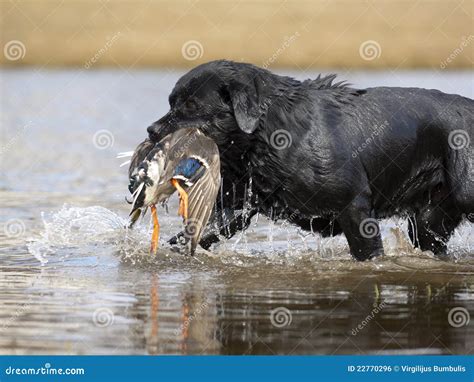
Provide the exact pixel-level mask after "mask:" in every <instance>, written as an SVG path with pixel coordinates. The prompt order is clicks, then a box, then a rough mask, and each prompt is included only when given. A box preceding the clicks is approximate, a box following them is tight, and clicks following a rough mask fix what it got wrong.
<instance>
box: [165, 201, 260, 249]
mask: <svg viewBox="0 0 474 382" xmlns="http://www.w3.org/2000/svg"><path fill="white" fill-rule="evenodd" d="M224 211H225V212H224V216H222V215H221V214H222V211H218V212H217V213H216V215H217V216H219V218H218V219H217V218H216V220H217V225H218V228H217V229H214V232H210V233H208V234H205V235H204V236H203V237H202V238H201V240H200V241H199V245H200V246H201V247H202V248H204V249H208V248H209V247H210V246H211V245H212V244H214V243H217V242H219V241H220V237H221V236H223V237H225V238H226V239H230V238H231V237H232V236H234V235H235V234H236V233H237V232H239V231H242V230H244V229H246V228H247V227H248V226H249V225H250V222H251V220H252V218H253V217H254V216H255V214H256V213H257V209H251V210H250V211H248V212H247V213H246V214H245V215H244V214H242V213H240V214H238V215H236V214H235V212H234V211H232V210H230V209H228V208H226V209H225V210H224ZM210 224H212V223H210ZM216 231H217V232H216ZM183 236H184V232H180V233H178V234H177V235H175V236H173V237H172V238H171V239H169V240H168V243H169V244H171V245H176V244H178V243H179V241H180V238H181V237H183Z"/></svg>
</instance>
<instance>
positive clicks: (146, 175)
mask: <svg viewBox="0 0 474 382" xmlns="http://www.w3.org/2000/svg"><path fill="white" fill-rule="evenodd" d="M129 178H130V184H129V191H130V192H131V193H132V201H131V204H132V208H131V212H130V216H131V223H130V226H133V224H134V223H135V221H136V220H137V219H138V217H139V216H140V213H141V210H142V209H144V211H143V213H145V212H146V208H147V207H150V209H151V216H152V220H153V234H152V239H151V249H150V252H151V253H153V254H155V253H156V251H157V246H158V238H159V229H160V228H159V227H160V226H159V223H158V216H157V211H156V204H157V203H160V202H162V203H164V202H166V201H167V200H168V198H169V197H170V196H171V195H172V194H173V193H174V192H175V191H178V194H179V209H178V214H179V215H180V216H182V218H183V222H184V224H185V231H184V237H185V240H186V243H189V242H190V248H189V252H190V254H191V255H193V254H194V252H195V250H196V247H197V244H198V243H199V239H200V238H201V235H202V232H203V229H204V228H205V226H206V224H207V223H208V221H209V218H210V216H211V213H212V210H213V208H214V203H215V200H216V197H217V193H218V190H219V186H220V182H221V175H220V160H219V150H218V148H217V145H216V144H215V143H214V141H213V140H212V139H210V138H208V137H206V136H205V135H204V134H203V133H202V132H201V131H200V130H199V129H196V128H188V129H180V130H178V131H176V132H175V133H173V134H170V135H167V136H166V137H165V138H163V139H162V140H161V141H160V142H158V143H156V144H155V143H153V142H151V141H150V140H149V139H146V140H145V141H143V142H142V143H141V144H140V145H138V147H137V148H136V150H135V152H134V154H133V156H132V159H131V162H130V167H129Z"/></svg>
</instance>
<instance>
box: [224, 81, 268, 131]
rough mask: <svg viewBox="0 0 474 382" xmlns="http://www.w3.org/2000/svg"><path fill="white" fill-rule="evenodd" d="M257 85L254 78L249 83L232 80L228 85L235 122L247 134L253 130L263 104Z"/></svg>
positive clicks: (258, 119)
mask: <svg viewBox="0 0 474 382" xmlns="http://www.w3.org/2000/svg"><path fill="white" fill-rule="evenodd" d="M257 87H258V82H257V81H256V80H253V81H251V82H250V83H242V82H232V83H231V84H230V85H229V87H228V91H229V97H230V102H231V104H232V107H233V109H234V115H235V119H236V121H237V124H238V125H239V127H240V129H241V130H242V131H244V132H246V133H247V134H251V133H253V132H254V131H255V129H256V128H257V126H258V123H259V121H260V117H261V116H262V114H263V106H264V105H263V102H262V99H260V97H259V94H260V93H259V89H257Z"/></svg>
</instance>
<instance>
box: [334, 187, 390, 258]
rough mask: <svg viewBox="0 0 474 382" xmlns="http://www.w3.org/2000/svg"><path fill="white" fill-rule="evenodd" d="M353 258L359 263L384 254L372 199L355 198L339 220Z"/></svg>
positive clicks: (363, 196) (360, 196) (340, 215)
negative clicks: (372, 207) (372, 209)
mask: <svg viewBox="0 0 474 382" xmlns="http://www.w3.org/2000/svg"><path fill="white" fill-rule="evenodd" d="M337 222H338V223H339V225H340V227H341V228H342V231H343V232H344V235H345V236H346V239H347V241H348V242H349V247H350V251H351V254H352V256H354V257H355V258H356V259H357V260H359V261H364V260H367V259H371V258H373V257H376V256H378V255H382V254H383V246H382V238H381V235H380V227H379V224H378V221H377V220H376V219H375V218H374V215H373V214H371V203H370V198H369V197H368V196H366V195H359V196H357V197H355V198H354V199H353V200H352V201H351V202H350V203H349V204H348V205H347V207H346V208H345V209H344V210H343V211H342V212H341V213H340V214H339V216H338V218H337Z"/></svg>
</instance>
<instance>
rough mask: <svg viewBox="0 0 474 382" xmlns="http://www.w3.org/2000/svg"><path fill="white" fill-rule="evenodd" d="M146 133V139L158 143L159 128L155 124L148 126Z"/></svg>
mask: <svg viewBox="0 0 474 382" xmlns="http://www.w3.org/2000/svg"><path fill="white" fill-rule="evenodd" d="M146 131H148V138H150V139H151V140H152V141H154V142H158V141H159V140H160V128H159V126H157V125H156V124H153V125H151V126H148V128H147V129H146Z"/></svg>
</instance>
